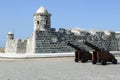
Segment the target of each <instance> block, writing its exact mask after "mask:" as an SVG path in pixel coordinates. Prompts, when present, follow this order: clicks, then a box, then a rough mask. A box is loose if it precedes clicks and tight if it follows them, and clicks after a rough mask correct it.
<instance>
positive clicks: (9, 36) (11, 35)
mask: <svg viewBox="0 0 120 80" xmlns="http://www.w3.org/2000/svg"><path fill="white" fill-rule="evenodd" d="M13 39H14V33H12V32H9V33H8V35H7V40H13Z"/></svg>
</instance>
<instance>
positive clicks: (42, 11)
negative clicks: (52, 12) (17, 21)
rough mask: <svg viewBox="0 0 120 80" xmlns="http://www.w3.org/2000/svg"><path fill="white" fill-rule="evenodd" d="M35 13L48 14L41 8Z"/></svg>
mask: <svg viewBox="0 0 120 80" xmlns="http://www.w3.org/2000/svg"><path fill="white" fill-rule="evenodd" d="M36 13H48V11H47V10H46V9H45V8H44V7H43V6H41V7H40V8H39V9H38V10H37V11H36Z"/></svg>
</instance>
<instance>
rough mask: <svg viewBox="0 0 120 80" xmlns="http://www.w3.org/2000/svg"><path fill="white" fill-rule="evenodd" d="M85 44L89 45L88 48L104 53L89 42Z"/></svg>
mask: <svg viewBox="0 0 120 80" xmlns="http://www.w3.org/2000/svg"><path fill="white" fill-rule="evenodd" d="M84 44H85V45H87V46H88V47H90V48H92V49H94V50H95V51H102V50H101V49H100V48H99V47H97V46H95V45H93V44H91V43H89V42H88V41H84Z"/></svg>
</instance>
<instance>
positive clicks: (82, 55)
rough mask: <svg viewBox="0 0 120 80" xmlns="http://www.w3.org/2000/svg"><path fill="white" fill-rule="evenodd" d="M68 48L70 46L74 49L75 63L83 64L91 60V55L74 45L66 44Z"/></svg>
mask: <svg viewBox="0 0 120 80" xmlns="http://www.w3.org/2000/svg"><path fill="white" fill-rule="evenodd" d="M67 45H68V46H71V47H72V48H74V49H75V50H76V51H75V62H78V61H81V62H83V63H85V62H87V61H88V60H91V59H92V54H91V53H90V52H89V51H85V50H82V49H81V48H79V47H78V46H76V45H73V44H71V43H67Z"/></svg>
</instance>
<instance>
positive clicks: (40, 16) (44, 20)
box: [33, 7, 51, 31]
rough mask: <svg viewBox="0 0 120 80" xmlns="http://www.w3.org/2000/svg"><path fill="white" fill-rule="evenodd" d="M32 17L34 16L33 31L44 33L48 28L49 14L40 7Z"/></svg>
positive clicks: (49, 24)
mask: <svg viewBox="0 0 120 80" xmlns="http://www.w3.org/2000/svg"><path fill="white" fill-rule="evenodd" d="M33 16H34V31H36V30H38V29H39V30H40V31H44V30H47V29H49V28H50V26H51V21H50V16H51V14H49V13H48V11H47V10H46V9H45V8H44V7H40V8H39V9H38V10H37V11H36V13H35V14H34V15H33Z"/></svg>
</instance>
